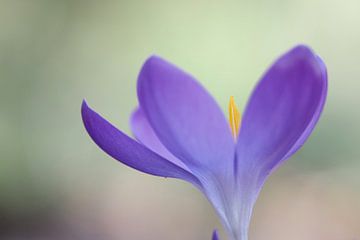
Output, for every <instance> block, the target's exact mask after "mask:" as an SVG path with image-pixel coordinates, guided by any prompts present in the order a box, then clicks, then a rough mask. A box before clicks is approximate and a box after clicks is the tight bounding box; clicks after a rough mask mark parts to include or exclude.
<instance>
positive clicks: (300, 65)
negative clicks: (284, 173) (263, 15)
mask: <svg viewBox="0 0 360 240" xmlns="http://www.w3.org/2000/svg"><path fill="white" fill-rule="evenodd" d="M326 93H327V77H326V70H325V65H324V64H323V63H322V61H320V60H319V58H318V57H317V56H316V55H315V54H314V53H313V52H312V51H311V50H310V49H309V48H307V47H306V46H298V47H296V48H294V49H292V50H291V51H289V52H288V53H286V54H285V55H283V56H282V57H281V58H280V59H279V60H277V61H276V62H275V63H274V64H273V66H272V67H271V68H270V69H269V70H268V71H267V73H266V74H265V75H264V76H263V78H262V80H261V81H260V82H259V83H258V85H257V86H256V88H255V90H254V92H253V94H252V96H251V98H250V100H249V102H248V105H247V107H246V110H245V113H244V116H243V121H242V126H241V129H240V134H239V140H238V144H237V159H238V166H239V167H238V170H239V171H241V169H242V170H243V172H246V171H247V172H251V173H252V174H254V175H255V174H260V175H259V176H260V178H261V179H264V178H265V177H266V176H267V175H268V174H269V173H270V172H271V171H272V170H273V169H274V168H275V167H277V166H278V165H279V164H280V163H281V162H282V161H283V160H284V159H286V158H287V157H289V156H290V155H291V154H292V153H294V152H295V151H296V150H297V149H298V148H299V147H300V146H301V145H302V144H303V143H304V141H305V140H306V138H307V137H308V136H309V134H310V133H311V131H312V129H313V128H314V126H315V123H316V122H317V120H318V118H319V116H320V113H321V111H322V109H323V106H324V101H325V97H326Z"/></svg>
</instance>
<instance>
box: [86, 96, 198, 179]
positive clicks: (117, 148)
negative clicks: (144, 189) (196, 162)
mask: <svg viewBox="0 0 360 240" xmlns="http://www.w3.org/2000/svg"><path fill="white" fill-rule="evenodd" d="M81 114H82V119H83V122H84V125H85V128H86V130H87V132H88V133H89V135H90V137H91V138H92V139H93V140H94V142H95V143H96V144H97V145H98V146H99V147H100V148H101V149H102V150H104V151H105V152H106V153H107V154H109V155H110V156H112V157H113V158H115V159H116V160H118V161H120V162H122V163H124V164H125V165H127V166H129V167H132V168H135V169H137V170H139V171H141V172H145V173H148V174H152V175H156V176H162V177H173V178H180V179H183V180H186V181H188V182H191V183H193V184H194V185H196V186H200V183H199V181H198V179H197V178H196V177H195V176H194V175H192V174H191V173H189V172H188V171H186V170H184V169H183V168H181V167H179V166H177V165H175V164H174V163H172V162H170V161H168V160H166V159H165V158H163V157H161V156H159V155H158V154H156V153H154V152H153V151H151V150H149V149H148V148H146V147H145V146H143V145H141V144H140V143H138V142H136V141H135V140H133V139H131V138H130V137H128V136H126V135H125V134H124V133H123V132H121V131H120V130H118V129H117V128H116V127H114V126H113V125H112V124H110V123H109V122H108V121H106V120H105V119H104V118H102V117H101V116H100V115H99V114H98V113H96V112H95V111H93V110H92V109H90V108H89V107H88V105H87V104H86V102H85V101H83V104H82V107H81Z"/></svg>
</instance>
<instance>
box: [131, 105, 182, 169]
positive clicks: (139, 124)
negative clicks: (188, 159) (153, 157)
mask: <svg viewBox="0 0 360 240" xmlns="http://www.w3.org/2000/svg"><path fill="white" fill-rule="evenodd" d="M130 127H131V130H132V132H133V134H134V136H135V138H136V139H137V140H138V141H139V142H141V143H142V144H144V145H145V146H146V147H147V148H149V149H151V150H152V151H154V152H156V153H157V154H159V155H160V156H162V157H163V158H166V159H167V160H169V161H170V162H172V163H174V164H176V165H178V166H179V167H182V168H184V169H186V170H188V168H187V167H186V165H185V164H184V163H183V162H181V161H180V160H179V159H178V158H177V157H175V156H174V155H173V154H172V153H171V152H169V150H167V149H166V147H165V146H164V145H163V144H162V143H161V142H160V140H159V138H158V137H157V136H156V133H155V132H154V130H153V129H152V127H151V126H150V123H149V122H148V120H147V119H146V116H145V114H144V111H143V110H142V109H141V108H137V109H136V110H135V111H134V112H133V114H132V115H131V118H130Z"/></svg>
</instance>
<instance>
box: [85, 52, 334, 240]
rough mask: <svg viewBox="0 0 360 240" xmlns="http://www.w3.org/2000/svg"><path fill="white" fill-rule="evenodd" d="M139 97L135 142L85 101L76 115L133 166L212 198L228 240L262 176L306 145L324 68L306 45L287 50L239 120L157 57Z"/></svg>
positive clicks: (244, 221) (240, 230)
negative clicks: (192, 187) (80, 115)
mask: <svg viewBox="0 0 360 240" xmlns="http://www.w3.org/2000/svg"><path fill="white" fill-rule="evenodd" d="M137 94H138V99H139V106H138V107H137V109H136V110H135V111H134V113H133V115H132V116H131V120H130V124H131V129H132V132H133V134H134V136H135V138H136V140H134V139H132V138H130V137H129V136H127V135H126V134H124V133H123V132H121V131H120V130H118V129H117V128H116V127H115V126H113V125H112V124H110V123H109V122H108V121H106V120H105V119H104V118H102V117H101V116H100V115H99V114H98V113H96V112H95V111H94V110H92V109H91V108H89V107H88V105H87V104H86V102H85V101H84V102H83V104H82V118H83V122H84V125H85V127H86V129H87V131H88V133H89V135H90V136H91V138H92V139H93V140H94V141H95V143H96V144H97V145H98V146H99V147H100V148H101V149H102V150H104V151H105V152H106V153H108V154H109V155H110V156H112V157H113V158H115V159H117V160H119V161H120V162H122V163H124V164H126V165H128V166H130V167H132V168H135V169H137V170H139V171H142V172H145V173H148V174H152V175H157V176H162V177H172V178H179V179H183V180H185V181H188V182H190V183H192V184H193V185H194V186H195V187H196V188H198V189H199V190H200V191H201V192H202V193H203V194H204V195H205V196H206V197H207V199H208V200H209V201H210V202H211V204H212V205H213V207H214V208H215V210H216V212H217V214H218V216H219V217H220V219H221V222H222V223H223V226H224V228H225V230H226V232H227V233H228V236H229V238H230V239H232V240H247V239H248V228H249V223H250V218H251V213H252V209H253V206H254V203H255V201H256V199H257V197H258V194H259V191H260V190H261V188H262V186H263V184H264V182H265V180H266V179H267V177H268V176H269V175H270V174H271V173H272V172H273V171H274V170H275V169H276V168H277V167H279V166H280V165H281V164H282V163H284V161H286V160H287V159H288V158H289V157H290V156H291V155H293V154H294V153H295V152H296V151H297V150H298V149H299V148H300V147H301V146H302V145H303V144H304V142H305V141H306V139H307V138H308V137H309V135H310V133H311V132H312V130H313V128H314V127H315V125H316V122H317V121H318V119H319V117H320V113H321V112H322V109H323V106H324V102H325V98H326V94H327V73H326V68H325V65H324V63H323V62H322V60H321V59H320V58H319V57H318V56H317V55H316V54H315V53H314V52H313V51H312V50H311V49H309V48H308V47H306V46H297V47H295V48H293V49H291V50H290V51H289V52H287V53H285V54H284V55H282V56H281V57H280V58H279V59H278V60H277V61H275V63H274V64H273V65H272V66H271V67H270V68H269V70H267V72H266V73H265V74H264V75H263V76H262V78H261V80H260V81H259V83H258V84H257V85H256V87H255V89H254V91H253V93H252V94H251V96H250V99H249V101H248V103H247V106H246V108H245V111H244V114H243V117H242V120H241V118H240V113H239V110H238V109H237V107H236V106H235V102H234V99H233V98H231V99H230V104H229V121H227V119H226V118H225V116H224V114H223V113H222V111H221V109H220V107H219V106H218V104H217V103H216V102H215V100H214V99H213V98H212V97H211V95H210V94H209V93H208V92H207V91H206V90H205V89H204V88H203V87H202V86H201V85H200V83H199V82H197V81H196V80H195V79H194V78H193V77H192V76H191V75H189V74H187V73H186V72H184V71H182V70H180V69H179V68H177V67H176V66H174V65H172V64H171V63H169V62H167V61H165V60H163V59H161V58H160V57H156V56H152V57H150V58H149V59H147V60H146V62H145V63H144V65H143V67H142V69H141V71H140V74H139V77H138V83H137ZM213 239H218V237H217V233H216V232H214V235H213Z"/></svg>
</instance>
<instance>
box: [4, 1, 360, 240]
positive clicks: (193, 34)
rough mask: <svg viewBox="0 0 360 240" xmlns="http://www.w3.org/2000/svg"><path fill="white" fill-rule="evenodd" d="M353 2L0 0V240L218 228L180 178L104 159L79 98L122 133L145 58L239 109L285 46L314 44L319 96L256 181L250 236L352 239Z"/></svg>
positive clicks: (359, 25)
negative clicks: (307, 131)
mask: <svg viewBox="0 0 360 240" xmlns="http://www.w3.org/2000/svg"><path fill="white" fill-rule="evenodd" d="M359 12H360V2H359V1H358V0H271V1H268V0H237V1H203V0H199V1H194V0H182V1H165V0H159V1H157V0H154V1H145V0H131V1H110V0H103V1H95V0H1V1H0V239H4V240H5V239H6V240H13V239H14V240H15V239H16V240H23V239H24V240H25V239H26V240H33V239H34V240H35V239H36V240H38V239H40V240H43V239H50V240H60V239H61V240H67V239H76V240H85V239H86V240H92V239H94V240H95V239H96V240H98V239H106V240H115V239H116V240H118V239H125V240H127V239H136V240H155V239H156V240H158V239H172V240H183V239H187V240H200V239H210V234H211V232H212V230H213V228H218V229H220V230H221V235H222V237H223V239H225V236H224V232H223V231H222V228H221V225H220V223H219V221H218V220H217V217H216V216H215V214H214V211H213V210H212V208H211V206H210V205H209V204H208V203H207V201H206V200H205V198H204V197H203V196H202V195H201V194H200V193H199V192H198V191H197V190H195V189H194V188H193V187H192V186H190V184H187V183H185V182H182V181H179V180H172V179H162V178H157V177H152V176H149V175H145V174H142V173H139V172H137V171H135V170H132V169H130V168H127V167H125V166H123V165H121V164H119V163H118V162H116V161H114V160H113V159H111V158H110V157H108V156H107V155H106V154H104V153H103V152H102V151H101V150H100V149H98V147H97V146H96V145H95V144H94V143H93V142H92V141H91V139H90V138H89V137H88V136H87V134H86V132H85V130H84V127H83V125H82V122H81V118H80V105H81V101H82V99H83V98H86V99H87V101H88V102H89V104H90V105H91V106H92V107H93V108H95V109H96V110H97V111H98V112H100V113H101V114H102V115H103V116H105V117H106V118H108V119H109V120H110V121H111V122H113V123H114V124H115V125H116V126H118V127H119V128H121V129H123V130H124V131H125V132H127V133H130V132H129V127H128V117H129V114H130V113H131V111H132V110H133V108H134V107H135V106H136V105H137V100H136V91H135V87H136V77H137V74H138V71H139V69H140V67H141V65H142V63H143V61H144V60H145V59H146V58H147V57H148V56H149V55H150V54H153V53H156V54H158V55H160V56H163V57H164V58H167V59H169V60H170V61H172V62H174V63H176V64H177V65H179V66H181V67H182V68H183V69H185V70H187V71H188V72H191V73H192V74H193V75H195V76H196V77H197V78H198V79H199V80H200V81H201V83H202V84H203V85H205V86H206V88H207V89H208V90H209V91H210V92H211V93H212V94H213V95H214V96H215V97H216V99H217V100H218V102H219V103H220V104H221V106H223V109H224V110H226V107H227V103H228V100H229V96H230V95H234V96H235V99H236V101H237V103H238V104H239V106H241V109H243V107H244V105H245V103H246V99H247V98H248V96H249V94H250V92H251V89H252V88H253V86H254V84H255V83H256V81H257V80H258V78H259V77H260V76H261V74H262V73H263V72H264V70H265V69H266V68H267V67H268V66H269V65H270V64H271V62H272V61H273V60H274V59H275V58H276V57H278V56H279V55H280V54H282V53H283V52H285V51H287V50H288V49H289V48H291V47H292V46H294V45H295V44H298V43H306V44H309V45H310V46H312V48H313V49H315V50H316V51H317V53H318V54H319V55H321V56H322V58H323V59H324V61H325V62H326V64H327V66H328V70H329V84H330V86H329V95H328V101H327V104H326V108H325V111H324V113H323V116H322V118H321V121H320V123H319V125H318V126H317V128H316V130H315V131H314V133H313V134H312V136H311V138H310V139H309V141H308V142H307V143H306V144H305V146H304V147H303V149H302V150H301V151H299V152H298V153H297V154H296V155H295V156H294V157H293V158H292V159H291V160H290V161H289V162H287V163H286V164H285V165H284V166H283V167H282V168H281V169H280V170H279V171H277V172H276V173H275V174H274V175H272V176H271V177H270V179H269V181H268V182H267V184H266V185H265V188H264V190H263V192H262V193H261V195H260V198H259V201H258V203H257V205H256V208H255V212H254V218H253V220H252V224H251V232H250V239H253V240H261V239H267V240H269V239H274V240H275V239H276V240H288V239H292V240H300V239H301V240H307V239H309V240H310V239H317V240H319V239H320V240H321V239H324V240H325V239H326V240H355V239H360V204H359V203H360V174H359V170H360V159H359V157H360V147H359V142H360V125H359V122H360V111H359V101H360V95H359V90H360V89H359V88H360V81H359V79H360V70H359V62H360V14H359Z"/></svg>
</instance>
